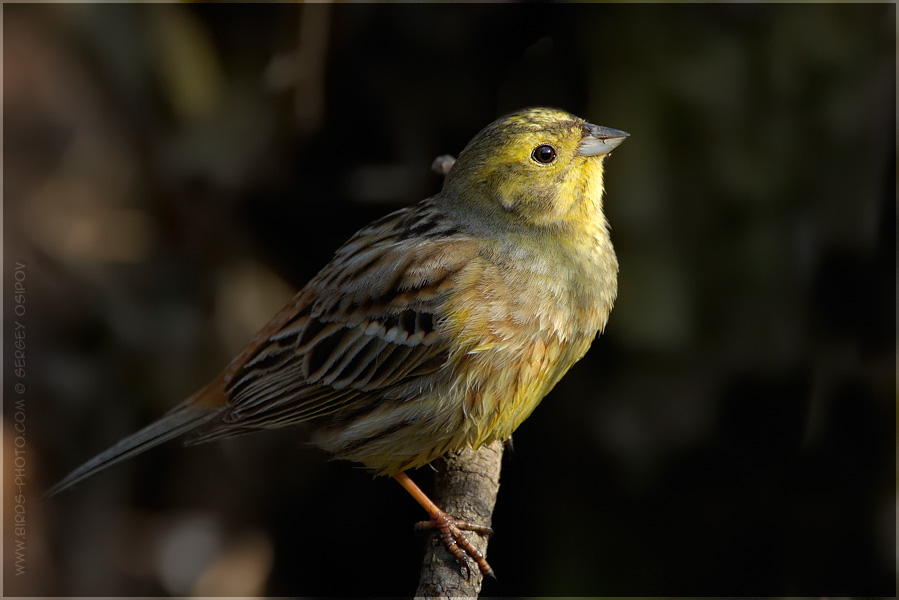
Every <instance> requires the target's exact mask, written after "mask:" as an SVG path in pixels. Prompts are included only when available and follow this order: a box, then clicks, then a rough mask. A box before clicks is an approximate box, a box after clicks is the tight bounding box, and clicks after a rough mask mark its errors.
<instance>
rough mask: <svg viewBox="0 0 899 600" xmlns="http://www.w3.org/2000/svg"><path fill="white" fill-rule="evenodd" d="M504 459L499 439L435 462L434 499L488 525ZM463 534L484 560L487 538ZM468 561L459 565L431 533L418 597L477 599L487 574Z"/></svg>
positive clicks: (451, 511) (447, 508)
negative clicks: (476, 449) (482, 573)
mask: <svg viewBox="0 0 899 600" xmlns="http://www.w3.org/2000/svg"><path fill="white" fill-rule="evenodd" d="M502 458H503V444H502V442H499V441H496V442H493V443H492V444H490V445H487V446H483V447H481V449H480V450H478V451H477V452H474V451H472V450H463V451H461V452H457V453H453V454H448V455H446V456H445V457H443V458H441V459H439V460H437V461H436V462H435V463H434V467H435V468H436V469H437V479H436V485H435V488H434V495H433V496H432V497H431V499H432V500H433V501H434V502H436V503H437V506H439V507H440V508H442V509H443V510H445V511H446V512H448V513H449V514H451V515H452V516H454V517H458V518H460V519H465V520H468V521H473V522H475V523H478V524H483V525H490V524H491V520H492V515H493V507H494V505H495V504H496V494H497V492H498V491H499V472H500V467H501V466H502ZM465 534H466V536H467V537H468V539H469V540H470V541H471V542H472V544H474V546H475V547H476V548H477V549H478V550H480V551H481V552H482V553H484V555H485V556H486V554H487V537H486V536H482V535H480V534H477V533H474V532H471V531H466V532H465ZM469 562H470V564H469V565H468V567H467V568H463V567H462V566H460V565H459V564H458V563H457V562H456V559H455V558H453V555H452V554H450V553H449V551H448V550H447V549H446V547H445V546H444V545H443V543H442V542H441V541H440V537H439V536H438V535H437V533H436V532H434V533H432V534H430V536H429V537H428V541H427V543H426V544H425V557H424V562H423V564H422V568H421V580H420V581H419V584H418V591H417V592H416V593H415V595H416V597H419V598H421V597H431V598H433V597H477V595H478V593H479V592H480V591H481V583H482V580H483V575H481V572H480V571H479V570H478V567H477V565H475V564H474V562H471V561H469Z"/></svg>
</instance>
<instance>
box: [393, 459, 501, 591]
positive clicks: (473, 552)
mask: <svg viewBox="0 0 899 600" xmlns="http://www.w3.org/2000/svg"><path fill="white" fill-rule="evenodd" d="M393 478H394V479H396V480H397V481H398V482H399V484H400V485H401V486H403V487H404V488H406V491H407V492H409V493H410V494H412V497H413V498H415V501H416V502H418V503H419V504H421V506H422V508H424V509H425V510H426V511H428V514H429V515H430V516H431V520H430V521H422V522H421V523H417V524H416V525H415V528H416V529H437V530H438V531H439V532H440V539H442V540H443V543H444V544H445V545H446V548H447V550H449V551H450V554H452V555H453V556H454V557H455V558H456V560H457V561H459V563H460V564H462V565H467V564H468V558H469V557H470V558H471V559H472V560H474V561H475V562H476V563H477V565H478V568H479V569H480V570H481V573H483V574H484V575H490V576H491V577H496V575H494V574H493V569H492V568H491V567H490V565H489V564H487V559H485V558H484V555H483V554H481V553H480V551H479V550H478V549H477V548H475V547H474V546H473V545H472V544H471V542H469V541H468V538H466V537H465V534H464V533H462V530H463V529H464V530H467V531H474V532H476V533H482V534H485V535H490V534H491V533H493V530H492V529H491V528H489V527H486V526H484V525H478V524H477V523H472V522H471V521H462V520H460V519H456V518H455V517H453V516H451V515H449V514H447V513H446V512H444V511H442V510H440V508H439V507H438V506H437V505H436V504H434V502H433V501H432V500H431V499H430V498H428V497H427V496H426V495H425V493H424V492H423V491H421V488H420V487H418V486H417V485H415V482H414V481H412V480H411V479H409V476H408V475H406V474H405V473H399V474H398V475H394V476H393Z"/></svg>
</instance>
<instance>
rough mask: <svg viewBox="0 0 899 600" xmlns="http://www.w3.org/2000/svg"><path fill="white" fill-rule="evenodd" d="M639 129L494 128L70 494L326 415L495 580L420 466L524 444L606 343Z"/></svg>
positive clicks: (335, 430) (332, 441)
mask: <svg viewBox="0 0 899 600" xmlns="http://www.w3.org/2000/svg"><path fill="white" fill-rule="evenodd" d="M627 135H628V134H627V133H624V132H623V131H617V130H615V129H609V128H607V127H600V126H597V125H592V124H590V123H587V122H585V121H584V120H583V119H580V118H578V117H575V116H574V115H571V114H569V113H566V112H563V111H559V110H551V109H545V108H535V109H529V110H523V111H520V112H516V113H514V114H511V115H509V116H506V117H504V118H501V119H499V120H497V121H495V122H494V123H492V124H490V125H488V126H487V127H486V128H485V129H483V130H482V131H481V132H480V133H478V134H477V135H476V136H475V137H474V139H473V140H471V142H469V144H468V145H467V146H466V147H465V149H464V150H463V151H462V153H461V154H460V155H459V158H458V160H457V161H456V162H455V164H453V166H452V167H451V169H450V171H449V173H448V174H447V176H446V179H445V181H444V185H443V189H442V190H441V191H440V193H438V194H437V195H436V196H433V197H431V198H428V199H426V200H424V201H422V202H420V203H418V204H415V205H413V206H410V207H407V208H403V209H401V210H398V211H396V212H394V213H392V214H389V215H387V216H386V217H383V218H381V219H379V220H377V221H375V222H373V223H371V224H370V225H368V226H367V227H365V228H363V229H362V230H360V231H359V232H358V233H356V234H355V235H354V236H353V237H351V238H350V239H349V241H347V242H346V243H345V244H344V245H343V246H342V247H341V248H340V249H338V250H337V252H336V254H335V256H334V258H333V259H332V260H331V262H330V263H328V264H327V265H326V266H325V267H324V268H323V269H322V270H321V272H319V274H318V275H316V276H315V277H314V278H313V279H312V280H311V281H310V282H309V283H308V284H307V285H306V286H305V287H304V288H303V289H302V290H300V291H299V292H298V293H297V294H296V296H294V298H293V299H292V300H291V301H290V303H289V304H288V305H287V306H286V307H285V308H284V309H282V310H281V312H279V313H278V314H277V315H275V317H274V318H273V319H272V320H271V321H270V322H269V323H268V324H267V325H266V326H265V327H263V329H262V330H261V331H260V332H259V333H258V334H257V335H256V337H255V338H254V339H253V340H252V341H251V342H250V343H249V345H247V347H246V348H245V349H244V350H243V351H242V352H241V353H240V354H239V355H238V356H237V357H236V358H235V359H234V360H232V361H231V363H230V364H229V365H228V366H227V368H225V370H224V371H223V372H222V373H221V374H220V375H219V376H218V377H216V378H215V379H214V380H213V381H212V382H211V383H209V385H207V386H206V387H204V388H203V389H201V390H200V391H198V392H197V393H195V394H194V395H193V396H191V397H190V398H188V399H187V400H185V401H184V402H183V403H181V404H179V405H178V406H176V407H175V408H174V409H172V410H171V411H169V412H168V413H167V414H166V415H165V416H163V417H162V418H161V419H159V420H158V421H156V422H155V423H153V424H151V425H149V426H147V427H145V428H144V429H142V430H140V431H138V432H137V433H135V434H133V435H132V436H130V437H128V438H125V439H124V440H122V441H121V442H119V443H118V444H116V445H114V446H113V447H111V448H109V449H108V450H106V451H104V452H102V453H100V454H99V455H98V456H96V457H94V458H93V459H91V460H90V461H88V462H87V463H85V464H84V465H82V466H81V467H79V468H77V469H76V470H75V471H73V472H72V473H71V474H70V475H68V476H67V477H66V478H65V479H63V480H62V481H60V482H59V483H58V484H57V485H55V486H54V487H53V488H51V489H50V490H49V491H48V495H53V494H56V493H58V492H60V491H62V490H63V489H65V488H68V487H69V486H72V485H74V484H75V483H77V482H79V481H81V480H82V479H84V478H86V477H88V476H90V475H92V474H94V473H96V472H97V471H100V470H101V469H105V468H106V467H109V466H110V465H113V464H115V463H117V462H119V461H122V460H125V459H126V458H129V457H131V456H134V455H135V454H138V453H140V452H143V451H144V450H147V449H149V448H151V447H153V446H156V445H158V444H161V443H163V442H165V441H167V440H170V439H172V438H175V437H177V436H180V435H182V434H186V433H189V432H193V433H194V437H193V438H192V439H190V440H189V442H191V443H194V442H204V441H208V440H213V439H218V438H224V437H229V436H233V435H237V434H242V433H247V432H250V431H255V430H259V429H271V428H275V427H283V426H286V425H291V424H294V423H299V422H308V424H309V425H310V427H311V429H312V431H313V440H314V442H315V443H316V444H318V445H319V446H320V447H322V448H324V449H325V450H328V451H329V452H331V453H333V454H334V455H335V456H336V457H338V458H342V459H347V460H352V461H356V462H359V463H362V464H363V465H364V466H365V467H367V468H369V469H371V470H372V471H374V472H375V473H378V474H382V475H390V476H392V477H394V478H395V479H396V480H397V481H399V483H400V484H402V485H403V487H404V488H406V489H407V490H408V491H409V492H410V493H411V494H412V495H413V497H415V499H416V500H417V501H418V502H419V503H420V504H421V505H422V506H423V507H424V508H425V509H426V510H427V511H428V513H429V515H430V517H431V523H432V524H433V526H434V527H437V528H438V529H439V530H440V533H441V536H442V538H443V540H444V542H445V543H446V544H447V546H448V547H449V549H450V551H451V552H452V553H453V555H454V556H455V557H456V558H457V559H458V560H459V561H460V562H462V563H463V564H464V563H465V562H466V558H467V557H470V558H471V559H473V560H474V561H475V562H476V563H477V564H478V566H479V568H480V569H481V571H482V572H483V573H485V574H492V569H491V568H490V566H489V565H488V564H487V561H486V560H485V558H484V557H483V556H482V555H481V554H480V553H479V552H478V551H477V550H476V549H475V548H474V547H473V546H472V545H471V544H470V542H469V541H468V540H467V539H466V537H465V534H464V533H463V532H462V530H463V529H473V530H476V531H485V530H486V529H487V528H485V527H478V526H476V525H473V524H471V523H466V522H461V521H457V520H456V519H454V518H453V517H451V516H450V515H448V514H446V513H445V512H443V511H442V510H440V508H438V507H437V506H436V505H435V504H434V503H433V502H432V501H431V500H430V499H428V498H427V496H426V495H425V494H424V493H423V492H422V491H421V490H420V489H419V488H418V487H417V486H416V485H415V483H413V482H412V480H411V479H409V477H408V475H407V474H406V473H405V472H406V471H407V470H408V469H411V468H415V467H420V466H422V465H426V464H428V463H429V462H431V461H432V460H434V459H436V458H437V457H439V456H441V455H443V454H445V453H447V452H450V451H454V450H459V449H462V448H465V447H470V448H478V447H479V446H481V445H482V444H485V443H489V442H491V441H493V440H495V439H500V440H506V439H508V438H509V437H510V436H511V435H512V432H513V431H515V429H516V428H517V427H518V426H519V425H520V424H521V422H522V421H524V420H525V419H526V418H527V417H528V415H530V414H531V412H532V411H533V410H534V408H535V407H536V406H537V404H538V403H539V402H540V400H541V399H542V398H543V397H544V396H545V395H546V394H547V393H548V392H549V391H550V390H551V389H552V388H553V386H554V385H555V384H556V383H557V382H558V381H559V379H560V378H561V377H562V376H563V375H564V374H565V373H566V371H568V369H569V368H570V367H571V366H572V365H573V364H574V363H575V362H577V361H578V360H579V359H580V358H581V357H582V356H583V355H584V353H585V352H587V349H588V348H589V347H590V344H591V343H592V341H593V339H594V338H595V337H596V336H597V334H598V333H600V332H602V330H603V328H604V327H605V324H606V321H607V319H608V317H609V312H610V311H611V309H612V303H613V302H614V300H615V296H616V293H617V276H618V261H617V259H616V257H615V251H614V249H613V248H612V242H611V240H610V238H609V231H608V229H609V228H608V224H607V222H606V218H605V216H604V214H603V161H604V159H605V157H606V156H608V154H609V152H610V151H611V150H612V149H613V148H615V147H616V146H618V145H619V144H620V143H621V142H622V141H624V139H625V138H626V137H627Z"/></svg>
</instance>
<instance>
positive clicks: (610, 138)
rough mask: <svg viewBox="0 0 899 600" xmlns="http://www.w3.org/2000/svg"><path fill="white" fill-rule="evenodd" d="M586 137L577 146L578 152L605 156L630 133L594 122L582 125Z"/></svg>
mask: <svg viewBox="0 0 899 600" xmlns="http://www.w3.org/2000/svg"><path fill="white" fill-rule="evenodd" d="M581 130H582V131H583V132H584V137H582V138H581V143H580V144H579V145H578V147H577V153H578V154H580V155H581V156H603V155H604V154H608V153H609V152H611V151H612V150H613V149H614V148H617V147H618V145H619V144H621V142H623V141H624V138H626V137H628V136H629V135H630V134H629V133H626V132H624V131H618V130H617V129H612V128H611V127H601V126H599V125H593V124H592V123H584V124H583V125H582V126H581Z"/></svg>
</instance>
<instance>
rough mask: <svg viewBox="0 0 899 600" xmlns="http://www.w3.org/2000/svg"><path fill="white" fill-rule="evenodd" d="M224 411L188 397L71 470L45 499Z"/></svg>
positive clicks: (198, 425)
mask: <svg viewBox="0 0 899 600" xmlns="http://www.w3.org/2000/svg"><path fill="white" fill-rule="evenodd" d="M220 413H221V408H218V409H216V408H212V407H209V406H203V405H198V404H196V403H194V402H191V400H188V401H187V402H184V403H182V404H180V405H178V406H176V407H175V408H173V409H172V410H171V411H169V412H168V413H167V414H166V415H165V416H164V417H162V418H161V419H159V420H158V421H155V422H154V423H151V424H150V425H148V426H146V427H144V428H143V429H141V430H140V431H138V432H137V433H134V434H132V435H130V436H128V437H126V438H125V439H123V440H122V441H120V442H119V443H117V444H115V445H114V446H112V447H111V448H107V449H106V450H104V451H103V452H101V453H100V454H98V455H97V456H95V457H93V458H92V459H90V460H89V461H87V462H86V463H84V464H83V465H81V466H80V467H78V468H77V469H75V470H74V471H72V472H71V473H69V474H68V475H67V476H66V477H65V478H64V479H63V480H62V481H60V482H59V483H57V484H56V485H54V486H53V487H51V488H50V489H49V490H47V491H46V493H45V494H44V499H45V500H46V499H48V498H50V497H52V496H55V495H56V494H58V493H59V492H61V491H63V490H65V489H68V488H70V487H72V486H73V485H75V484H76V483H78V482H80V481H82V480H84V479H87V478H88V477H90V476H91V475H93V474H94V473H97V472H99V471H102V470H103V469H105V468H107V467H111V466H112V465H114V464H116V463H119V462H121V461H123V460H126V459H129V458H131V457H132V456H135V455H137V454H140V453H141V452H143V451H145V450H149V449H150V448H153V447H155V446H158V445H159V444H162V443H163V442H167V441H169V440H171V439H174V438H176V437H178V436H180V435H182V434H185V433H187V432H189V431H192V430H194V429H196V428H197V427H200V426H201V425H205V424H206V423H208V422H209V421H212V420H213V419H214V418H215V417H217V416H218V415H219V414H220Z"/></svg>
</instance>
